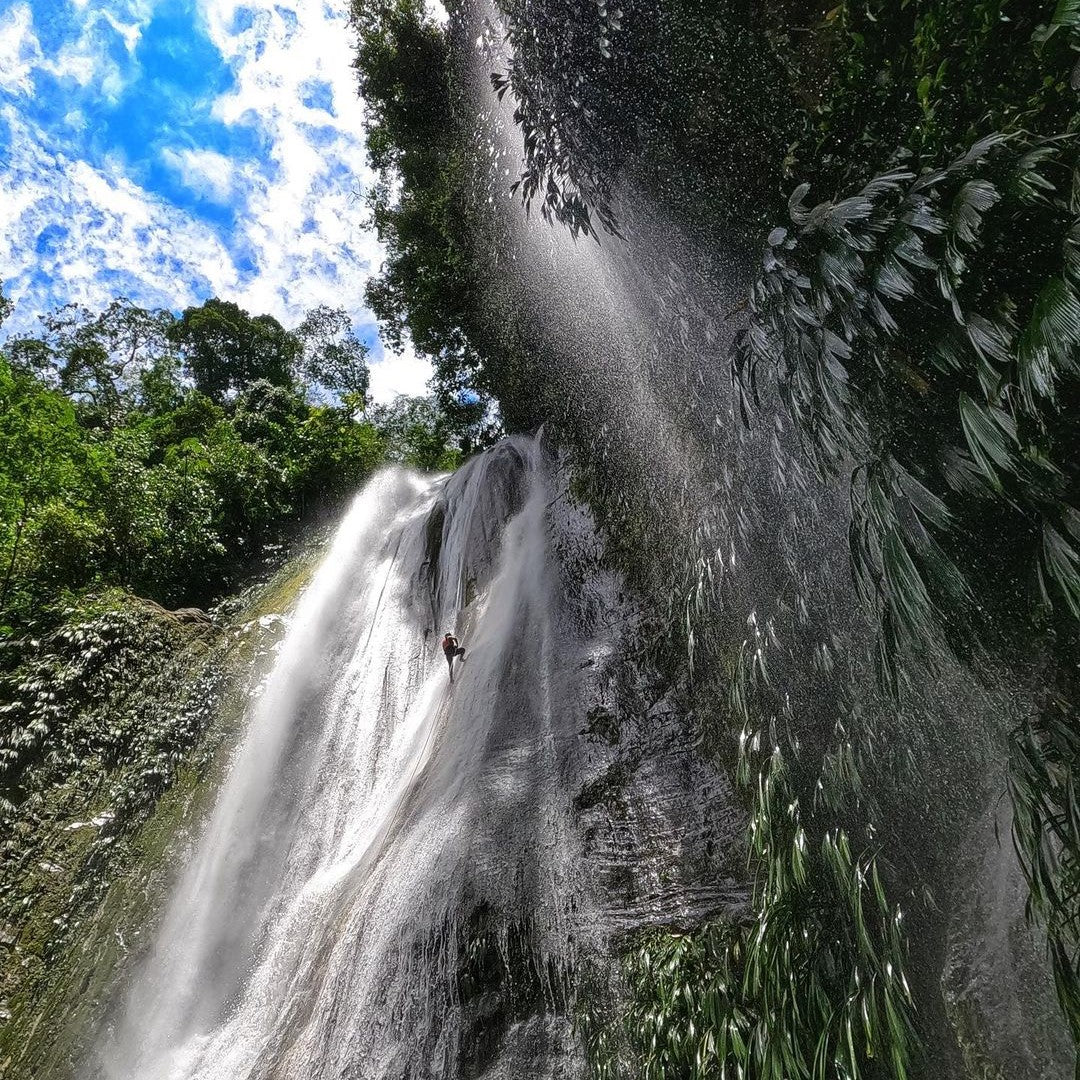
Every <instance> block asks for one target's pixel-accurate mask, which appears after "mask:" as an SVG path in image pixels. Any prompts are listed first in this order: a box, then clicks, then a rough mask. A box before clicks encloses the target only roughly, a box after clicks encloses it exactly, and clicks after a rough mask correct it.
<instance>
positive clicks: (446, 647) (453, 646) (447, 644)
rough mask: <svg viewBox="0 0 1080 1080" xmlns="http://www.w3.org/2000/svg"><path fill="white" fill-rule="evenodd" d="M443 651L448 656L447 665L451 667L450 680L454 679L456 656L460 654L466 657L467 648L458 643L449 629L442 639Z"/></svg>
mask: <svg viewBox="0 0 1080 1080" xmlns="http://www.w3.org/2000/svg"><path fill="white" fill-rule="evenodd" d="M442 651H443V656H445V657H446V663H447V666H448V667H449V668H450V681H451V682H453V681H454V657H455V656H460V657H462V658H464V656H465V650H464V649H463V648H462V647H461V646H460V645H459V644H458V639H457V638H456V637H454V635H453V634H451V633H450V631H449V630H447V631H446V633H445V634H444V635H443V639H442Z"/></svg>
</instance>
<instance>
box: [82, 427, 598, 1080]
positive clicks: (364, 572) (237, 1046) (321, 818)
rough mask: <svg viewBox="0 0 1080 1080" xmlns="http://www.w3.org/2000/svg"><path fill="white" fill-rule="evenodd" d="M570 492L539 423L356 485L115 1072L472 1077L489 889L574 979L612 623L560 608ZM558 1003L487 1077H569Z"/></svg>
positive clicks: (135, 1009) (522, 1033) (121, 1037)
mask: <svg viewBox="0 0 1080 1080" xmlns="http://www.w3.org/2000/svg"><path fill="white" fill-rule="evenodd" d="M551 499H552V492H551V487H550V483H549V480H548V477H547V473H546V471H545V468H544V466H543V464H542V461H541V452H540V449H539V443H538V442H535V441H528V440H513V441H509V442H506V443H504V444H501V445H500V447H499V448H497V450H496V451H494V452H489V453H488V454H485V455H483V456H481V457H480V458H479V459H477V460H476V461H475V462H473V463H472V464H471V465H470V466H467V467H466V468H464V469H463V470H461V471H460V472H459V473H457V474H456V475H454V476H453V477H451V478H450V479H448V480H447V479H434V480H432V479H427V478H421V477H418V476H415V475H412V474H409V473H407V472H405V471H403V470H399V469H393V470H390V471H387V472H384V473H382V474H380V475H379V476H378V477H377V478H376V479H374V480H373V481H372V482H371V483H370V484H369V486H368V487H367V488H366V489H365V490H364V492H363V493H362V494H361V495H359V496H358V498H357V499H356V502H355V503H354V505H353V507H352V509H351V510H350V511H349V513H348V515H347V516H346V518H345V520H344V521H343V522H342V524H341V526H340V528H339V530H338V533H337V536H336V539H335V540H334V542H333V545H332V547H331V549H330V551H329V554H328V555H327V556H326V559H325V561H324V562H323V564H322V566H321V568H320V570H319V571H318V573H317V575H316V577H315V579H314V580H313V582H312V584H311V586H310V587H309V589H308V590H307V592H306V594H305V595H304V596H303V598H302V600H301V602H300V604H299V607H298V610H297V612H296V615H295V619H294V621H293V623H292V626H291V628H290V630H289V632H288V635H287V637H286V639H285V641H284V642H283V645H282V648H281V650H280V653H279V655H278V657H277V660H276V664H275V666H274V669H273V671H272V673H271V674H270V676H269V679H268V681H267V683H266V685H265V688H264V690H263V691H262V694H261V696H260V698H259V700H258V702H257V704H256V705H255V706H254V708H253V710H252V712H251V715H250V720H249V727H248V730H247V733H246V736H245V737H244V739H243V742H242V745H240V746H239V748H238V750H237V751H236V753H235V758H234V760H233V762H232V765H231V768H230V771H229V773H228V777H227V779H226V781H225V783H224V786H223V788H222V790H221V792H220V796H219V798H218V801H217V805H216V808H215V809H214V811H213V814H212V817H211V819H210V820H209V822H208V824H207V826H206V828H205V832H204V834H203V836H202V838H201V840H200V841H199V843H198V845H197V848H196V850H195V852H194V855H193V857H192V858H191V861H190V864H189V865H188V866H187V868H186V870H185V871H184V872H183V875H182V878H181V880H180V881H179V883H178V885H177V887H176V889H175V892H174V895H173V898H172V900H171V903H170V904H169V907H168V910H167V912H166V913H165V916H164V919H163V923H162V925H161V927H160V930H159V931H158V933H157V936H156V940H155V943H154V945H153V948H152V951H151V953H150V955H149V956H148V958H147V959H146V961H145V964H144V967H143V969H142V971H141V972H140V973H139V974H138V975H137V977H136V978H135V980H134V983H133V985H132V986H131V987H130V988H129V990H128V993H127V998H126V1004H125V1005H124V1008H123V1012H122V1016H121V1017H120V1018H119V1020H118V1021H117V1022H116V1023H115V1025H114V1030H113V1031H112V1033H111V1034H110V1036H109V1037H108V1038H107V1039H105V1040H104V1041H103V1048H102V1051H101V1054H100V1063H99V1068H98V1072H97V1073H96V1074H100V1075H103V1076H104V1077H107V1078H109V1080H240V1078H245V1080H246V1078H256V1077H260V1078H261V1077H267V1078H269V1077H274V1078H292V1077H295V1078H300V1077H303V1078H305V1080H317V1078H337V1077H364V1078H372V1080H374V1078H377V1077H391V1076H392V1077H412V1076H418V1077H419V1076H424V1077H427V1076H454V1075H457V1072H456V1066H455V1061H456V1059H457V1056H458V1055H459V1054H460V1053H461V1052H462V1039H463V1037H464V1034H463V1033H464V1032H466V1029H467V1026H468V1025H467V1018H466V1017H465V1016H464V1007H463V1005H462V1002H461V994H460V992H459V991H460V986H459V979H460V973H461V970H462V967H463V964H464V963H465V961H466V957H465V955H464V952H463V950H464V949H465V948H466V940H465V939H466V936H467V931H468V929H469V921H470V919H471V918H473V917H474V916H475V914H476V912H477V911H478V910H482V911H483V912H484V913H485V915H486V916H487V918H488V922H489V923H494V924H498V925H499V926H501V927H503V928H504V929H503V931H502V933H503V941H502V948H503V949H504V951H505V950H506V949H509V948H511V943H510V941H509V936H510V934H511V932H512V931H515V928H516V930H517V931H520V936H521V941H520V942H519V944H520V945H521V948H522V949H523V950H524V951H525V952H526V953H528V954H530V955H531V956H534V957H535V961H534V962H533V964H532V968H533V970H534V971H535V972H536V977H537V980H538V983H539V984H541V993H542V996H546V997H548V998H551V999H555V998H557V996H558V993H559V989H558V982H559V974H560V970H561V969H562V968H563V967H564V966H565V965H566V964H568V963H569V962H570V954H571V951H572V945H571V943H572V942H575V941H577V940H578V939H579V937H580V933H581V930H580V924H581V922H582V920H581V917H580V916H581V913H582V911H583V910H584V906H585V905H586V904H587V898H586V896H585V895H583V893H582V889H581V883H580V877H579V870H578V869H576V867H577V863H578V856H577V848H576V844H575V840H574V838H573V834H572V830H571V829H570V828H569V826H568V816H567V807H566V796H565V786H564V785H563V784H562V783H561V781H560V769H561V764H560V753H561V752H562V751H564V750H565V747H566V745H567V740H568V738H570V737H571V736H572V735H573V734H574V732H575V728H574V724H575V723H576V712H575V708H574V704H575V701H576V689H575V680H576V674H575V672H576V671H578V670H580V669H582V668H583V667H587V666H588V661H589V660H590V657H592V658H593V659H595V651H596V648H597V646H596V644H595V643H590V642H588V641H585V640H582V639H581V637H580V636H578V635H577V634H576V633H575V629H574V627H573V626H572V625H571V620H569V619H567V618H566V616H565V611H564V603H563V601H562V599H561V593H560V585H559V574H558V572H557V570H556V569H555V567H554V565H553V562H552V554H551V551H550V548H549V541H548V529H547V527H546V524H545V514H546V508H547V505H548V503H549V502H550V501H551ZM448 629H453V630H455V631H456V632H457V633H458V634H459V636H460V637H461V639H462V641H463V642H464V644H465V645H466V646H467V649H468V655H467V657H466V659H465V661H464V662H463V663H461V664H460V666H459V669H458V671H457V678H456V682H455V683H454V684H453V686H451V684H450V682H449V680H448V678H447V668H446V663H445V661H444V659H443V657H442V655H441V650H440V649H439V646H438V643H439V638H440V637H441V634H442V632H443V631H445V630H448ZM557 1025H558V1021H556V1020H554V1019H552V1018H550V1017H549V1018H547V1019H546V1020H542V1021H536V1020H535V1018H534V1020H533V1021H532V1022H530V1023H521V1024H518V1025H517V1028H516V1029H515V1030H513V1031H511V1032H510V1034H509V1035H508V1036H507V1038H506V1039H505V1040H504V1041H503V1042H504V1044H503V1046H502V1049H501V1051H500V1054H501V1056H499V1054H495V1053H492V1054H489V1055H488V1056H489V1057H491V1058H492V1061H491V1062H490V1063H489V1064H490V1068H489V1071H488V1072H487V1073H486V1074H485V1075H491V1076H497V1075H498V1076H503V1075H505V1076H507V1077H511V1076H523V1075H526V1074H527V1075H530V1076H543V1075H552V1076H555V1075H562V1074H561V1073H560V1072H558V1071H555V1070H557V1069H559V1068H560V1065H559V1062H560V1061H562V1060H564V1059H565V1058H566V1057H567V1055H568V1054H569V1053H570V1050H569V1049H567V1048H569V1047H572V1045H573V1038H572V1036H571V1035H570V1034H569V1032H568V1031H566V1030H558V1031H556V1030H554V1027H557ZM553 1026H554V1027H553ZM549 1047H555V1048H556V1049H551V1050H549V1049H548V1048H549Z"/></svg>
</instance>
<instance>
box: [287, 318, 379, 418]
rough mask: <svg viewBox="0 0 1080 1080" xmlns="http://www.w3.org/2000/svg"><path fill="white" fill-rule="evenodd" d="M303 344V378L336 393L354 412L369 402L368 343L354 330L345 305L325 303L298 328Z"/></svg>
mask: <svg viewBox="0 0 1080 1080" xmlns="http://www.w3.org/2000/svg"><path fill="white" fill-rule="evenodd" d="M296 336H297V337H298V338H299V339H300V341H301V342H302V343H303V353H302V355H301V358H300V371H299V374H300V376H301V378H302V379H304V380H305V381H307V382H309V383H313V384H315V386H317V387H322V388H323V389H325V390H329V391H330V392H331V393H333V394H336V395H337V396H338V397H340V398H341V400H342V402H343V403H344V404H345V405H346V406H347V407H348V408H350V409H352V410H354V411H362V410H363V408H364V406H365V405H366V404H367V392H368V382H369V380H370V372H369V370H368V364H367V357H368V348H367V346H366V345H365V344H364V343H363V342H362V341H360V339H359V338H357V336H356V334H355V333H353V329H352V321H351V320H350V319H349V316H348V315H347V314H346V313H345V312H344V311H343V310H342V309H341V308H330V307H327V306H326V305H325V304H321V305H320V306H319V307H317V308H313V309H312V310H311V311H309V312H308V313H307V315H306V316H305V317H304V321H303V322H302V323H301V324H300V326H299V327H297V330H296Z"/></svg>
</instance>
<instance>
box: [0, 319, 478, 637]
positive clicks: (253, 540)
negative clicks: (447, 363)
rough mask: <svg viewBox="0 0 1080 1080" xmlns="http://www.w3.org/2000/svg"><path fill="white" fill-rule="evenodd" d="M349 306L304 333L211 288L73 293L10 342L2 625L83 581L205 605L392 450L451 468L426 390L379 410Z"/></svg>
mask: <svg viewBox="0 0 1080 1080" xmlns="http://www.w3.org/2000/svg"><path fill="white" fill-rule="evenodd" d="M366 355H367V350H366V348H365V347H364V346H363V345H362V344H361V343H360V342H359V341H358V340H357V339H356V338H355V336H353V334H352V332H351V330H350V328H349V320H348V319H347V318H346V317H345V315H344V313H342V312H338V311H333V310H330V309H327V308H319V309H316V310H315V311H312V312H311V313H309V315H308V316H307V318H306V319H305V320H304V321H303V323H302V324H301V325H300V326H299V327H298V328H297V329H296V330H295V331H287V330H285V329H284V328H283V327H282V326H281V325H280V324H279V323H278V322H277V320H276V319H274V318H272V317H270V316H268V315H259V316H250V315H249V314H248V313H247V312H245V311H243V310H241V309H240V308H239V307H237V305H235V304H233V303H230V302H227V301H221V300H217V299H212V300H208V301H207V302H206V303H204V304H202V305H200V306H199V307H194V308H189V309H187V310H186V311H184V312H183V313H182V314H181V315H180V316H179V317H175V316H173V315H172V314H171V313H169V312H167V311H147V310H144V309H142V308H139V307H137V306H135V305H134V304H132V303H130V302H128V301H126V300H117V301H115V302H114V303H112V304H110V305H109V307H108V308H106V309H105V310H104V311H101V312H97V313H93V312H90V311H87V310H86V309H84V308H81V307H77V306H74V305H69V306H67V307H64V308H61V309H60V310H59V311H57V312H54V313H52V314H50V315H48V316H46V317H45V318H44V319H43V320H42V333H41V334H40V335H39V336H37V337H24V338H16V339H9V340H8V341H7V343H6V344H5V345H4V346H3V350H2V354H0V443H2V445H3V446H4V447H5V453H4V455H3V459H2V460H0V628H2V630H3V632H4V633H6V634H11V633H12V632H13V631H16V630H18V629H19V628H20V627H23V626H25V625H26V624H27V623H29V622H30V621H33V620H37V621H39V622H40V621H41V620H42V619H46V621H47V615H48V612H49V610H50V609H53V608H56V607H57V606H60V607H62V606H64V605H65V604H69V603H70V602H71V601H72V598H73V597H75V596H77V595H78V594H80V593H81V592H83V591H85V590H86V589H90V588H95V589H100V588H102V587H105V586H109V585H118V586H122V587H124V588H126V589H128V590H131V591H133V592H135V593H136V594H138V595H140V596H144V597H146V598H149V599H151V600H155V601H157V602H159V603H162V604H165V605H176V604H189V605H190V604H202V603H205V602H207V601H208V600H211V599H213V598H215V597H218V596H221V595H223V594H224V593H226V592H227V591H229V590H230V589H231V588H233V587H235V584H236V583H237V582H238V581H240V580H242V579H243V578H244V577H245V576H247V575H250V573H251V572H252V570H253V568H254V567H255V566H256V565H257V564H258V560H259V558H260V556H261V555H262V554H263V552H264V551H265V550H266V548H267V546H268V545H270V544H272V543H274V542H276V541H278V540H280V539H281V538H282V536H283V534H284V530H286V529H287V527H288V526H289V525H290V523H294V522H296V521H298V520H299V519H300V518H301V517H303V516H304V515H305V514H309V515H310V514H312V513H316V512H319V511H325V510H329V509H332V508H333V507H334V506H335V505H337V504H338V503H339V502H340V501H341V500H342V499H343V498H344V497H346V496H347V495H349V494H350V493H352V492H354V491H355V490H356V489H357V488H358V487H359V486H360V484H361V483H362V482H363V480H364V478H365V477H366V476H368V475H369V474H370V473H371V471H372V470H373V469H374V468H375V467H376V466H377V465H379V464H380V463H382V462H383V461H386V460H401V461H405V462H407V463H408V464H412V465H416V466H419V467H421V468H428V469H442V468H451V467H453V466H454V464H456V462H457V460H458V459H459V456H460V453H461V451H460V450H459V449H458V446H459V439H458V436H459V435H460V433H461V430H462V429H461V427H460V426H458V427H457V428H454V427H453V426H452V425H451V423H450V421H449V420H448V419H447V418H446V417H445V416H444V415H443V414H442V413H441V412H440V411H439V410H438V409H437V407H436V405H435V404H434V403H433V402H431V401H429V400H427V399H407V398H401V399H399V400H398V401H396V402H394V403H392V404H390V405H383V406H368V404H367V401H366V392H367V384H368V369H367V361H366Z"/></svg>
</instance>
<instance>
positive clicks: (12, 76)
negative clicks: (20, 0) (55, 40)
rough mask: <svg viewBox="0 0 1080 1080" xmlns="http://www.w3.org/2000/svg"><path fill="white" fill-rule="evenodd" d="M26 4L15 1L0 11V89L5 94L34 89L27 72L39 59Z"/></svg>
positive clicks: (40, 59)
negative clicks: (2, 11)
mask: <svg viewBox="0 0 1080 1080" xmlns="http://www.w3.org/2000/svg"><path fill="white" fill-rule="evenodd" d="M33 23H34V19H33V16H32V15H31V14H30V5H29V4H15V5H13V6H12V7H11V8H9V9H8V10H7V11H6V12H4V13H3V15H0V89H2V90H5V91H7V93H9V94H24V95H29V94H32V93H33V91H34V83H33V79H32V78H31V72H32V71H33V70H34V68H35V67H36V66H37V65H38V64H40V63H41V62H42V59H43V57H42V55H41V45H40V43H39V42H38V39H37V35H36V34H35V33H34V31H33V29H32V28H33Z"/></svg>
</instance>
